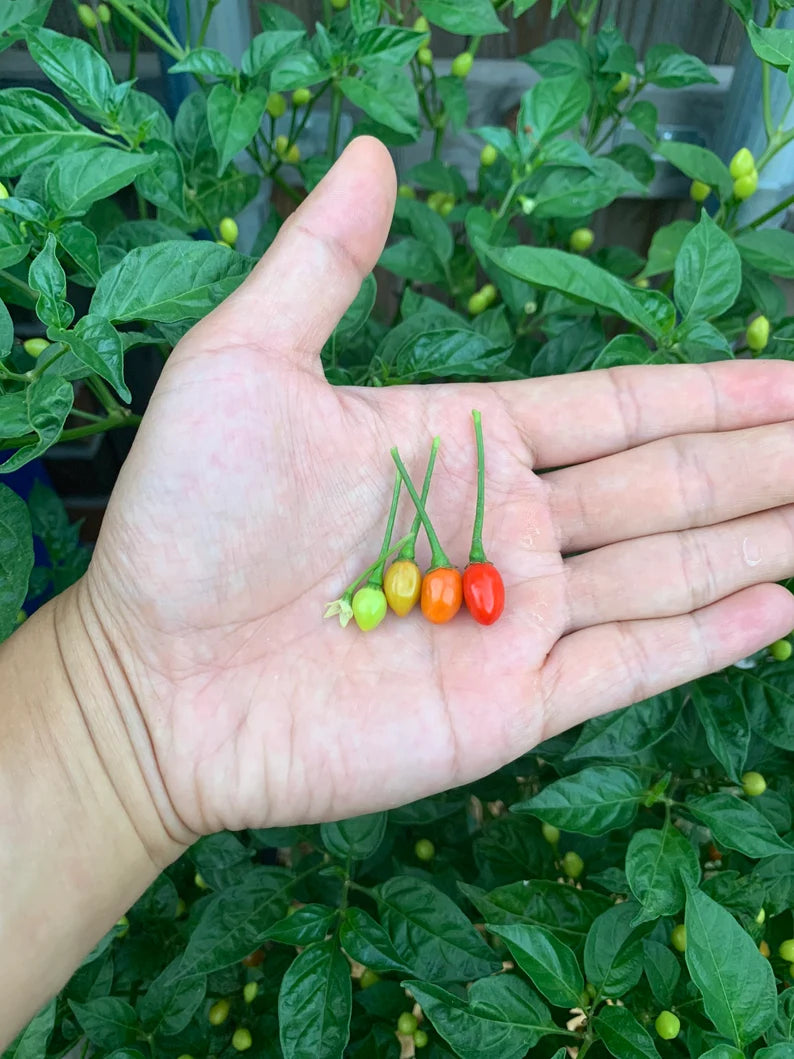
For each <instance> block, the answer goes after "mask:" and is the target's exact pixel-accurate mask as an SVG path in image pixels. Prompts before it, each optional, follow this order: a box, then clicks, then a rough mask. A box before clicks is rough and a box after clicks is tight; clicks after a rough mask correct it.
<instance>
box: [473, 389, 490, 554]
mask: <svg viewBox="0 0 794 1059" xmlns="http://www.w3.org/2000/svg"><path fill="white" fill-rule="evenodd" d="M471 415H472V419H473V420H474V434H475V437H476V438H477V508H476V510H475V514H474V530H473V532H472V537H471V551H470V552H469V562H470V563H487V562H488V560H487V559H486V558H485V551H484V550H483V546H482V522H483V515H484V513H485V446H484V445H483V440H482V417H481V415H480V413H479V412H478V411H477V409H476V408H474V409H472V413H471Z"/></svg>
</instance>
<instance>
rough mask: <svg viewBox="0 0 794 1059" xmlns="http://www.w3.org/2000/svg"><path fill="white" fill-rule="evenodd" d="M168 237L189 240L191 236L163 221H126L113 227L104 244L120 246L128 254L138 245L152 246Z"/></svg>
mask: <svg viewBox="0 0 794 1059" xmlns="http://www.w3.org/2000/svg"><path fill="white" fill-rule="evenodd" d="M166 239H183V240H188V239H190V236H189V235H186V234H185V233H184V232H182V231H180V230H179V228H174V227H173V226H172V225H170V224H163V222H162V221H125V222H124V223H123V224H120V225H119V226H118V228H114V229H113V231H112V232H111V233H110V235H109V236H108V237H107V239H106V240H105V242H104V245H105V246H113V247H118V249H119V250H121V251H122V253H124V254H126V253H128V251H130V250H134V249H135V247H136V246H152V245H153V244H154V243H162V242H165V240H166Z"/></svg>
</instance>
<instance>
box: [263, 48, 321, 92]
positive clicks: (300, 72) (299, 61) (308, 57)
mask: <svg viewBox="0 0 794 1059" xmlns="http://www.w3.org/2000/svg"><path fill="white" fill-rule="evenodd" d="M328 76H329V71H328V70H326V69H325V68H324V67H322V66H320V64H319V63H318V62H317V60H316V59H315V57H314V56H313V55H312V53H311V52H310V51H300V50H297V51H294V52H290V53H288V54H287V55H285V56H284V57H283V58H282V59H279V61H278V62H277V63H276V66H275V69H274V70H273V72H272V74H271V75H270V88H271V91H273V92H291V91H292V90H293V89H295V88H309V87H311V86H312V85H316V84H317V82H318V81H323V80H325V79H326V78H327V77H328Z"/></svg>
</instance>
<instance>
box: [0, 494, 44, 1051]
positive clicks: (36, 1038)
mask: <svg viewBox="0 0 794 1059" xmlns="http://www.w3.org/2000/svg"><path fill="white" fill-rule="evenodd" d="M10 491H11V490H10V489H8V487H7V486H0V510H2V495H3V493H6V492H10ZM20 503H21V501H20ZM17 609H19V608H17ZM14 617H15V618H16V612H15V613H14ZM56 1004H57V997H54V998H53V999H52V1000H51V1001H50V1002H49V1003H48V1004H46V1005H45V1006H44V1007H43V1008H42V1009H41V1011H40V1012H39V1013H38V1014H37V1015H36V1016H35V1017H34V1018H32V1019H31V1020H30V1022H29V1023H28V1024H27V1026H26V1027H25V1028H24V1030H22V1032H21V1033H20V1034H19V1035H18V1036H17V1037H16V1038H15V1039H14V1040H13V1041H12V1042H11V1044H9V1046H8V1048H7V1049H6V1050H5V1051H4V1052H3V1059H41V1057H42V1056H43V1055H46V1054H47V1043H48V1042H49V1039H50V1037H51V1035H52V1030H53V1026H54V1025H55V1006H56Z"/></svg>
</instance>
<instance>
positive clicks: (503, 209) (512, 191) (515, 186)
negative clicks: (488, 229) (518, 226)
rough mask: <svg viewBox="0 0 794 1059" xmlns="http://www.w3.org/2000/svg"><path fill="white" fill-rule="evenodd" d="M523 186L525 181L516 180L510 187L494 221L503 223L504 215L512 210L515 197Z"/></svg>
mask: <svg viewBox="0 0 794 1059" xmlns="http://www.w3.org/2000/svg"><path fill="white" fill-rule="evenodd" d="M522 184H523V180H514V181H513V183H512V184H511V185H510V187H509V188H508V189H507V191H506V192H505V197H504V198H503V199H502V205H501V206H500V207H499V209H498V211H497V213H496V217H495V218H494V220H497V221H501V219H502V218H503V217H504V215H505V214H506V213H507V211H508V209H509V208H510V203H511V202H512V201H513V196H514V195H515V193H516V192H517V191H518V189H519V188H520V187H521V185H522Z"/></svg>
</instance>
